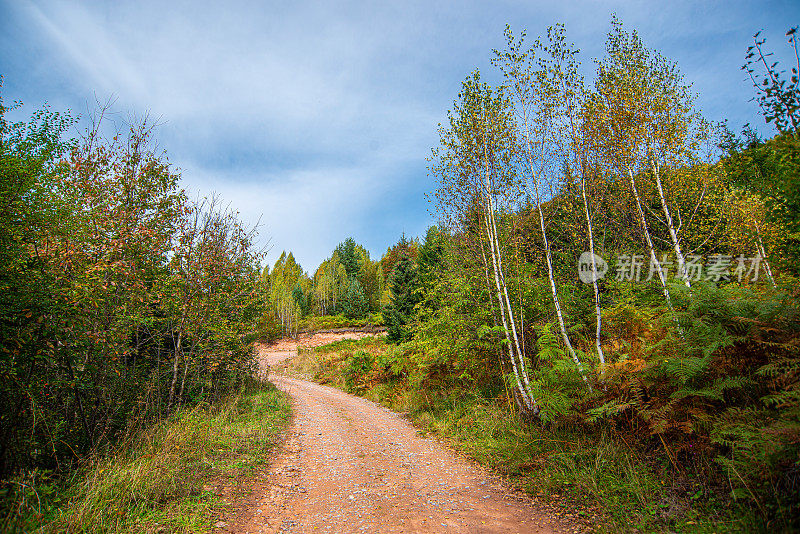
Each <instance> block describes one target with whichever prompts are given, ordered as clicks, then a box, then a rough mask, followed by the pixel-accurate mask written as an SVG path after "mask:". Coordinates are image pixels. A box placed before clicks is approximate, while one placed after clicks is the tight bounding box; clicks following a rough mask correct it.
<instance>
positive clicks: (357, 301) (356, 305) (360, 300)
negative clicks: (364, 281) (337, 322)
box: [342, 278, 369, 319]
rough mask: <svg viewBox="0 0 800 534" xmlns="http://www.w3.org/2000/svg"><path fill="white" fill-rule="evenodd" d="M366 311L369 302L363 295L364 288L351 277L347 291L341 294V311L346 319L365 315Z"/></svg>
mask: <svg viewBox="0 0 800 534" xmlns="http://www.w3.org/2000/svg"><path fill="white" fill-rule="evenodd" d="M368 311H369V303H368V302H367V297H366V296H365V295H364V288H362V287H361V283H360V282H359V281H358V280H357V279H355V278H351V279H350V284H349V285H348V286H347V291H346V292H345V293H344V295H343V296H342V313H344V315H345V317H347V318H348V319H360V318H362V317H364V316H366V315H367V312H368Z"/></svg>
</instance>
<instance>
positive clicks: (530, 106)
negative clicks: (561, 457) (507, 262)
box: [495, 27, 591, 388]
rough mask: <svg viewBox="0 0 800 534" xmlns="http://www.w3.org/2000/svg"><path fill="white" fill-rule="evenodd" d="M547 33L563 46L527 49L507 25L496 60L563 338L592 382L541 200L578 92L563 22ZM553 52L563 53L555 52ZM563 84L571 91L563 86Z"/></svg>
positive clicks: (558, 160) (546, 194)
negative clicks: (569, 319) (561, 291)
mask: <svg viewBox="0 0 800 534" xmlns="http://www.w3.org/2000/svg"><path fill="white" fill-rule="evenodd" d="M548 33H549V36H550V40H551V43H554V47H559V48H558V49H557V50H556V48H553V49H550V48H548V47H546V46H545V45H543V44H542V42H541V41H540V40H538V39H537V40H536V41H535V42H534V44H533V46H532V47H531V48H529V49H527V50H525V49H524V48H523V45H524V40H525V33H524V32H523V33H522V35H521V37H520V38H519V39H518V40H515V39H514V37H513V35H512V33H511V30H510V28H508V27H506V31H505V35H506V40H507V46H508V48H507V50H505V51H504V52H502V53H499V52H496V54H495V63H496V64H497V65H498V66H499V67H500V70H501V71H502V72H503V75H504V77H505V79H506V85H507V86H508V87H509V91H510V93H511V94H512V95H513V99H514V111H515V115H516V117H515V119H516V126H515V128H516V129H517V130H518V131H519V136H518V139H517V140H518V142H519V152H520V154H521V156H522V157H521V158H520V164H521V173H522V174H523V175H524V176H525V180H524V182H523V183H524V186H525V189H526V191H527V192H528V193H529V194H530V196H531V197H532V198H533V200H534V202H535V206H536V211H537V215H538V218H539V230H540V232H541V237H542V243H543V246H544V253H545V263H546V265H547V276H548V280H549V282H550V293H551V296H552V299H553V306H554V308H555V313H556V319H557V321H558V326H559V330H560V332H561V338H562V340H563V342H564V345H565V346H566V348H567V351H568V353H569V355H570V357H571V358H572V360H573V362H575V367H576V368H577V370H578V373H579V374H580V375H581V377H582V378H583V380H584V382H586V383H587V385H588V383H589V381H588V377H587V375H586V370H585V369H584V366H583V362H581V359H580V358H579V356H578V353H577V351H576V350H575V348H574V346H573V344H572V341H571V340H570V337H569V332H568V331H567V326H566V322H565V320H564V312H563V310H562V307H561V301H560V299H559V296H558V288H557V286H556V280H555V274H554V269H553V255H552V250H551V248H550V240H549V237H548V231H547V223H546V221H545V215H544V209H543V203H544V202H545V201H546V200H547V199H548V198H550V197H552V189H551V188H550V187H549V186H550V185H551V181H552V180H553V179H554V174H555V173H556V172H558V171H559V169H560V164H561V163H562V162H563V160H562V159H561V157H560V156H562V155H563V154H560V153H559V135H560V134H562V133H563V129H562V126H563V125H562V124H560V122H561V121H562V120H563V113H564V111H565V108H566V107H567V106H568V103H569V99H571V98H573V96H574V95H573V94H572V93H573V92H574V91H575V89H576V88H575V87H574V85H575V84H576V83H577V80H575V79H572V80H568V79H567V78H566V76H567V73H566V72H564V71H563V70H561V68H562V67H563V66H564V65H560V64H559V61H562V62H566V61H568V60H569V58H571V56H572V54H571V52H569V51H567V50H566V49H565V48H564V43H563V27H557V28H555V29H554V28H550V29H549V30H548ZM558 39H562V42H560V43H559V42H558V41H557V40H558ZM554 52H555V53H557V54H560V56H559V57H556V56H555V55H554ZM564 84H565V85H564ZM565 88H566V89H567V91H564V89H565ZM568 92H569V94H568ZM589 387H590V388H591V386H589Z"/></svg>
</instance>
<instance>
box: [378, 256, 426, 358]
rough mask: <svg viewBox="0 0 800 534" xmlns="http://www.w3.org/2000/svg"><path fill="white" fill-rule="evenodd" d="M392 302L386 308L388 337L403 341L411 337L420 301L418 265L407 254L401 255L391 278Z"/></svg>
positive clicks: (397, 341) (385, 317)
mask: <svg viewBox="0 0 800 534" xmlns="http://www.w3.org/2000/svg"><path fill="white" fill-rule="evenodd" d="M389 290H390V292H391V302H390V304H389V305H388V306H386V307H385V308H384V311H383V319H384V322H385V323H386V327H387V329H388V335H387V339H388V340H389V341H390V342H393V343H401V342H403V341H407V340H409V339H410V338H411V329H410V327H409V325H410V324H411V321H412V320H413V318H414V307H415V306H416V305H417V303H418V302H419V278H418V276H417V266H416V265H415V264H414V261H413V260H412V259H411V258H409V257H408V256H407V255H403V256H401V257H400V260H399V261H398V262H397V265H396V266H395V268H394V270H393V271H392V276H391V278H390V280H389Z"/></svg>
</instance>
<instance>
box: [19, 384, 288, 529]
mask: <svg viewBox="0 0 800 534" xmlns="http://www.w3.org/2000/svg"><path fill="white" fill-rule="evenodd" d="M289 415H290V405H289V401H288V399H287V397H286V396H285V395H284V394H283V393H281V392H280V391H278V390H277V389H276V388H275V387H274V386H272V385H271V384H268V383H266V384H252V385H250V386H248V387H247V388H245V389H242V390H241V391H240V392H239V393H238V394H236V395H234V396H232V397H231V398H230V399H228V400H227V401H226V402H223V403H220V404H218V405H214V406H208V405H199V406H196V407H194V408H192V409H187V410H183V411H180V412H178V413H176V414H175V415H173V416H172V417H170V418H169V419H168V420H167V421H165V422H164V423H162V424H159V425H157V426H155V427H153V428H151V429H149V430H148V431H147V432H144V433H141V434H140V435H138V436H136V437H135V438H134V439H131V440H129V441H128V442H127V443H124V444H122V445H120V446H119V447H118V449H117V450H116V451H115V452H114V453H113V454H111V455H108V456H107V457H106V458H103V459H98V460H95V461H94V462H93V463H92V464H91V465H90V466H88V467H86V468H84V469H82V470H80V471H79V472H77V473H76V474H75V475H74V476H73V477H72V479H71V480H70V481H69V482H68V483H65V484H62V486H61V487H60V488H59V489H58V491H50V492H49V493H51V495H50V496H49V497H45V498H42V497H41V496H40V493H41V492H36V490H35V488H37V486H35V485H33V484H28V486H29V487H30V492H33V493H36V494H35V495H33V494H31V495H29V496H28V498H27V499H25V500H24V501H25V502H21V503H20V509H21V510H22V511H23V513H22V514H20V520H19V521H18V522H17V524H16V525H15V526H14V529H13V530H17V531H21V532H37V533H43V534H44V533H62V532H64V533H76V534H77V533H87V534H88V533H97V532H107V533H112V532H113V533H134V532H135V533H151V532H152V533H179V532H180V533H204V532H210V531H211V530H212V528H213V525H214V522H215V520H216V518H218V517H219V515H220V514H221V513H223V512H224V511H225V510H226V509H227V508H228V506H229V504H230V503H229V502H226V496H227V495H225V494H224V493H220V492H219V488H221V487H225V488H231V487H236V486H237V485H238V484H240V483H241V482H242V481H243V480H246V479H247V477H248V475H251V474H252V473H253V472H254V471H255V470H257V469H260V468H262V466H264V465H265V464H266V463H267V461H268V457H269V456H268V455H269V452H270V450H271V449H272V448H273V446H274V445H275V444H276V443H277V440H278V439H279V434H280V433H281V431H282V430H283V429H284V428H285V427H286V424H287V422H288V420H289ZM44 486H47V485H46V484H39V485H38V487H44ZM13 530H12V531H13Z"/></svg>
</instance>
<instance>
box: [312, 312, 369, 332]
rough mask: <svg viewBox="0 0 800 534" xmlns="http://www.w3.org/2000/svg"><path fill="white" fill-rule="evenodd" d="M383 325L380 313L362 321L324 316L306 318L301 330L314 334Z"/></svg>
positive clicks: (336, 316) (337, 316)
mask: <svg viewBox="0 0 800 534" xmlns="http://www.w3.org/2000/svg"><path fill="white" fill-rule="evenodd" d="M381 325H383V318H382V317H381V314H380V313H373V314H371V315H368V316H367V317H364V318H361V319H348V318H347V317H345V316H344V315H322V316H311V317H306V318H304V319H303V320H302V321H300V330H301V331H304V332H313V331H317V330H332V329H334V328H360V327H364V326H381Z"/></svg>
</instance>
